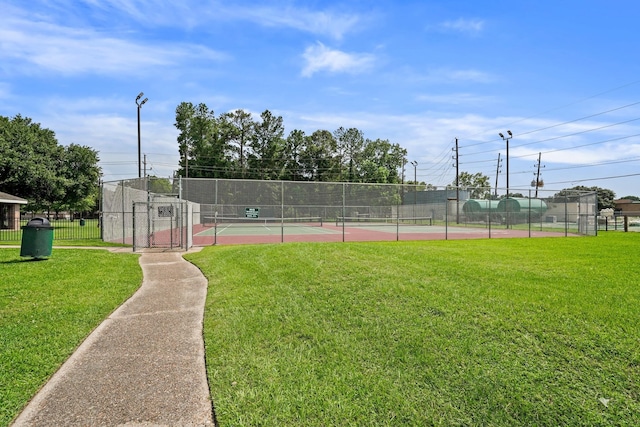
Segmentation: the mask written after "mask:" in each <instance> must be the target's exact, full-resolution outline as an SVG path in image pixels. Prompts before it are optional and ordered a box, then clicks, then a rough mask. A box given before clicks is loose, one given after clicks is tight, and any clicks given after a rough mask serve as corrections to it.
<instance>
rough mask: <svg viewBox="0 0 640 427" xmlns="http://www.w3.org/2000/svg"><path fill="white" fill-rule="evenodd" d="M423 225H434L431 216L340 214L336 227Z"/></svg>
mask: <svg viewBox="0 0 640 427" xmlns="http://www.w3.org/2000/svg"><path fill="white" fill-rule="evenodd" d="M391 225H393V226H416V225H418V226H422V225H433V220H432V218H431V217H430V216H420V217H410V218H408V217H403V218H390V217H387V218H373V217H369V216H363V215H358V216H340V217H337V218H336V227H341V226H345V227H381V226H391Z"/></svg>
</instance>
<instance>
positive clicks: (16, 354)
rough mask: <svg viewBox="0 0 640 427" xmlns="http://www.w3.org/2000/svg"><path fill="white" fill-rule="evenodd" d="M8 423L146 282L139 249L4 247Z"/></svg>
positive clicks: (4, 411)
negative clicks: (37, 255) (28, 253)
mask: <svg viewBox="0 0 640 427" xmlns="http://www.w3.org/2000/svg"><path fill="white" fill-rule="evenodd" d="M0 271H1V275H0V276H1V278H2V280H0V425H7V424H8V423H9V422H10V421H11V420H12V419H13V418H14V417H15V416H17V415H18V413H19V411H20V410H21V409H22V408H23V407H24V406H25V405H26V404H27V402H28V401H29V400H30V399H31V398H32V397H33V395H35V393H36V392H37V391H38V390H39V389H40V388H41V387H42V386H43V385H44V384H45V383H46V381H47V380H48V379H49V378H50V377H51V375H52V374H53V373H54V372H55V371H56V370H57V369H58V368H59V367H60V366H61V365H62V363H64V362H65V361H66V359H67V358H68V357H69V356H70V355H71V354H72V353H73V351H74V350H75V349H76V348H77V347H78V346H79V345H80V343H81V342H82V341H83V340H84V339H85V338H86V337H87V336H88V335H89V334H90V333H91V331H93V330H94V329H95V328H96V327H97V326H98V325H99V324H100V323H101V322H102V321H103V320H104V319H105V318H106V317H107V316H108V315H109V314H110V313H111V312H113V311H114V310H115V309H116V308H117V307H118V306H120V305H121V304H122V303H123V302H124V301H126V300H127V299H128V298H129V297H130V296H131V295H132V294H133V293H134V292H135V291H136V290H137V289H138V288H139V287H140V285H141V283H142V270H141V269H140V266H139V264H138V255H134V254H122V253H120V254H114V253H110V252H108V251H106V250H86V249H65V250H60V251H55V252H54V253H53V255H52V256H51V257H50V258H49V259H47V260H43V261H31V260H30V259H28V258H27V259H25V258H20V257H19V250H17V249H8V248H1V247H0Z"/></svg>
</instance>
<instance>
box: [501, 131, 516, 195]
mask: <svg viewBox="0 0 640 427" xmlns="http://www.w3.org/2000/svg"><path fill="white" fill-rule="evenodd" d="M507 133H508V134H509V136H506V137H505V136H504V135H503V134H501V133H498V135H500V138H502V139H503V140H504V141H506V143H507V198H508V197H509V140H510V139H511V138H513V134H512V133H511V131H510V130H508V131H507Z"/></svg>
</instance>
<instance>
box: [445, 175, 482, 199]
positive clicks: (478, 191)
mask: <svg viewBox="0 0 640 427" xmlns="http://www.w3.org/2000/svg"><path fill="white" fill-rule="evenodd" d="M451 185H452V186H455V185H456V181H453V182H452V183H451ZM458 186H459V187H460V188H466V189H467V190H468V191H469V197H470V198H472V199H488V198H489V197H490V196H491V184H490V183H489V177H488V176H486V175H485V174H483V173H480V172H478V173H473V174H472V173H469V172H460V174H459V175H458Z"/></svg>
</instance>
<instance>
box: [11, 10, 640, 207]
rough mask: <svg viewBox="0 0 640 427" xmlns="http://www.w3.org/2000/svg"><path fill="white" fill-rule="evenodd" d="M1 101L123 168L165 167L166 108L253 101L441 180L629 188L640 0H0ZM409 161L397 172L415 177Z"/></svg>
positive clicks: (173, 154) (638, 91)
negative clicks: (141, 100) (355, 132)
mask: <svg viewBox="0 0 640 427" xmlns="http://www.w3.org/2000/svg"><path fill="white" fill-rule="evenodd" d="M0 10H2V15H3V17H2V19H1V20H0V115H4V116H9V117H13V116H15V115H16V114H21V115H23V116H27V117H31V118H32V119H33V120H34V121H36V122H38V123H40V124H42V126H44V127H46V128H49V129H51V130H53V131H55V133H56V135H57V138H58V141H59V142H60V143H61V144H64V145H66V144H70V143H77V144H81V145H87V146H90V147H92V148H94V149H96V150H98V151H99V155H100V159H101V166H102V168H103V172H104V179H105V180H115V179H125V178H131V177H136V176H137V116H136V113H137V111H136V110H137V107H136V104H135V98H136V95H137V94H138V93H139V92H141V91H142V92H144V93H145V96H146V97H148V98H149V101H148V102H147V103H146V104H145V105H144V106H143V107H142V110H141V116H142V125H141V126H142V152H143V153H145V154H146V156H147V161H148V167H149V168H150V171H149V173H150V174H154V175H158V176H167V177H168V176H170V175H171V174H172V172H173V171H174V170H175V169H177V162H178V149H177V143H176V136H177V131H176V129H175V127H174V126H173V123H174V121H175V108H176V106H177V105H178V104H179V103H180V102H183V101H189V102H193V103H194V104H197V103H200V102H203V103H205V104H207V106H208V107H209V108H211V109H212V110H214V111H215V113H216V114H220V113H223V112H227V111H231V110H235V109H238V108H241V109H244V110H246V111H249V112H251V113H253V114H254V118H255V119H258V118H259V114H260V113H261V112H262V111H264V110H266V109H268V110H270V111H271V112H272V113H274V114H276V115H281V116H282V117H283V119H284V125H285V131H286V134H288V133H289V132H290V131H292V130H294V129H301V130H304V131H305V132H307V133H308V134H310V133H312V132H313V131H315V130H318V129H326V130H329V131H334V130H335V129H337V128H338V127H340V126H343V127H357V128H358V129H360V130H362V131H363V132H364V135H365V137H367V138H370V139H376V138H381V139H388V140H390V141H391V142H392V143H398V144H400V145H401V146H402V147H404V148H406V149H407V150H408V160H409V161H417V162H418V166H417V167H416V170H415V173H416V174H417V176H418V179H419V180H421V181H425V182H428V183H431V184H434V185H438V186H443V185H447V184H449V183H451V182H452V181H453V180H454V179H455V169H454V168H453V167H452V165H453V163H454V160H453V159H452V155H453V154H454V153H453V152H452V148H453V146H454V141H455V138H458V140H459V147H460V148H459V149H460V151H459V153H460V170H461V171H467V172H471V173H476V172H481V173H484V174H485V175H488V176H489V177H490V182H491V184H492V185H494V184H495V179H496V172H497V170H498V168H497V160H498V155H499V154H500V156H501V157H502V159H503V162H502V167H501V172H500V173H499V174H498V186H499V187H504V186H505V185H506V176H505V175H506V164H505V155H506V143H505V142H504V141H503V140H502V139H501V138H500V137H499V136H498V133H500V132H501V133H503V134H505V135H506V131H507V130H511V131H512V133H513V139H512V140H511V141H510V143H509V144H510V156H509V163H510V167H509V169H510V174H509V178H510V187H511V188H512V189H521V190H527V189H529V188H531V187H530V184H531V180H532V179H533V178H534V175H533V174H534V172H535V170H536V169H535V164H536V163H537V159H538V155H539V153H541V159H542V161H541V164H542V165H543V168H542V175H541V178H542V179H543V180H544V182H545V189H550V190H559V189H563V188H568V187H573V186H576V185H586V186H600V187H604V188H609V189H612V190H614V191H615V192H616V195H617V196H619V197H621V196H626V195H637V196H640V167H639V166H640V136H637V135H640V60H639V59H638V57H637V52H638V46H639V43H638V42H639V41H640V33H639V32H638V31H637V20H638V16H640V3H638V2H637V1H634V0H616V1H613V2H612V1H609V2H604V1H596V0H563V1H550V0H537V1H527V0H522V1H501V0H496V1H490V0H486V1H484V0H483V1H477V0H460V1H457V0H447V1H444V0H443V1H428V0H423V1H419V0H403V1H397V0H394V1H391V0H389V1H358V0H352V1H332V0H328V1H295V0H288V1H285V0H273V1H271V0H265V1H260V2H255V1H233V0H227V1H214V0H203V1H193V0H183V1H179V2H176V1H149V0H104V1H100V0H49V1H43V0H32V1H30V2H23V1H18V0H9V1H6V0H0ZM413 174H414V170H413V167H412V166H411V165H409V166H408V167H407V170H406V176H407V178H408V179H413Z"/></svg>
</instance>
